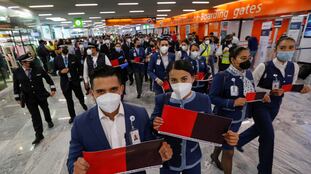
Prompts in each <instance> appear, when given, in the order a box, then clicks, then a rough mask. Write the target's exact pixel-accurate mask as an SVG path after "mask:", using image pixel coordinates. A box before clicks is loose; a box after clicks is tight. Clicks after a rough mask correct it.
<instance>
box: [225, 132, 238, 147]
mask: <svg viewBox="0 0 311 174" xmlns="http://www.w3.org/2000/svg"><path fill="white" fill-rule="evenodd" d="M222 136H224V138H225V140H226V142H227V144H228V145H230V146H235V145H237V144H238V141H239V134H238V133H236V132H232V131H231V130H229V131H228V132H227V133H225V134H223V135H222Z"/></svg>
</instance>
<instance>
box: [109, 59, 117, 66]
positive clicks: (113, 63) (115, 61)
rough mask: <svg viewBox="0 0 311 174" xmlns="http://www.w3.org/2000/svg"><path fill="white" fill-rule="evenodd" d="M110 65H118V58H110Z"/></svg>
mask: <svg viewBox="0 0 311 174" xmlns="http://www.w3.org/2000/svg"><path fill="white" fill-rule="evenodd" d="M110 62H111V66H113V67H116V66H119V59H113V60H110Z"/></svg>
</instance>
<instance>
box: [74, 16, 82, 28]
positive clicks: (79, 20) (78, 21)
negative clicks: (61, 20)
mask: <svg viewBox="0 0 311 174" xmlns="http://www.w3.org/2000/svg"><path fill="white" fill-rule="evenodd" d="M73 27H74V28H83V22H82V18H74V23H73Z"/></svg>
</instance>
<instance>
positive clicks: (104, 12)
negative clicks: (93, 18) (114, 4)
mask: <svg viewBox="0 0 311 174" xmlns="http://www.w3.org/2000/svg"><path fill="white" fill-rule="evenodd" d="M99 13H100V14H112V13H116V12H115V11H101V12H99Z"/></svg>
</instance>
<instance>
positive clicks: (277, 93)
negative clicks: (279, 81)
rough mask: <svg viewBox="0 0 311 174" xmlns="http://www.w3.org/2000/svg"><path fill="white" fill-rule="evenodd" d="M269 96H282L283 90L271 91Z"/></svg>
mask: <svg viewBox="0 0 311 174" xmlns="http://www.w3.org/2000/svg"><path fill="white" fill-rule="evenodd" d="M271 94H272V95H275V96H282V95H283V94H284V90H283V89H273V90H272V91H271Z"/></svg>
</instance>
